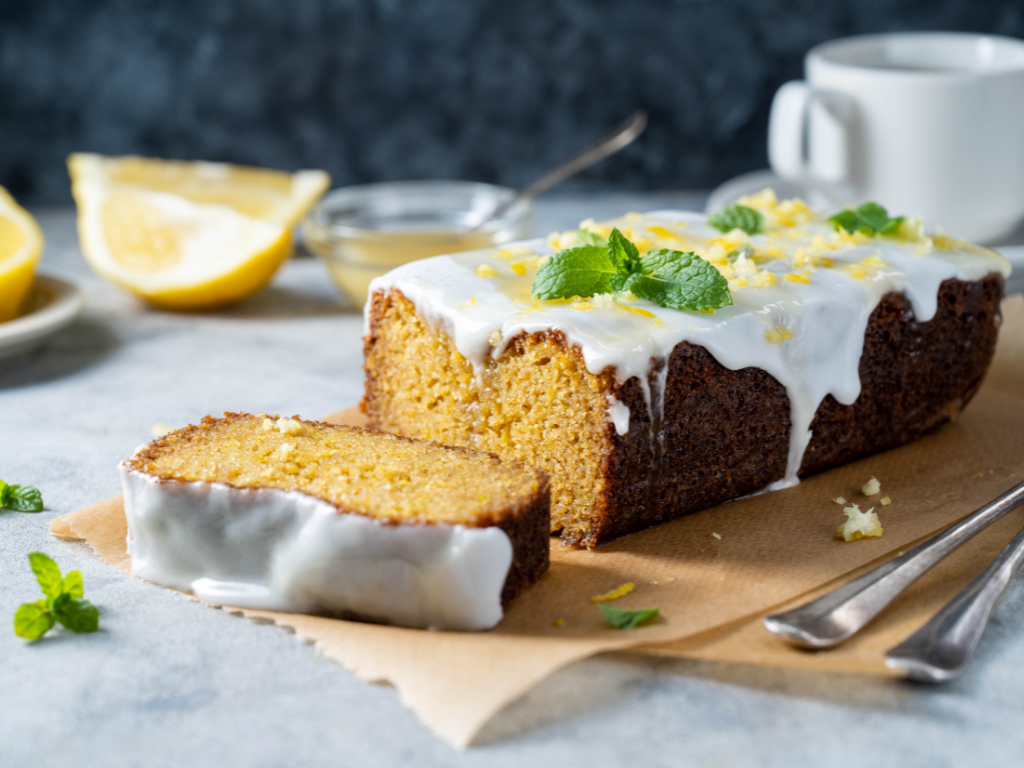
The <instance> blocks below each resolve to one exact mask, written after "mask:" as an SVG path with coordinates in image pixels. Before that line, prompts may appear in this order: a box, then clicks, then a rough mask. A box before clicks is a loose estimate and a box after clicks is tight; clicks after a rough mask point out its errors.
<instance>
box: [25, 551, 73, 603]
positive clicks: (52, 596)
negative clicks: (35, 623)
mask: <svg viewBox="0 0 1024 768" xmlns="http://www.w3.org/2000/svg"><path fill="white" fill-rule="evenodd" d="M28 561H29V563H30V564H31V566H32V573H34V574H35V575H36V581H38V582H39V587H40V589H42V590H43V594H44V595H46V599H47V600H48V601H49V602H50V603H51V604H52V603H53V601H54V600H56V599H57V598H58V597H59V596H60V594H61V593H62V591H63V588H64V580H63V579H62V578H61V575H60V568H59V567H58V566H57V564H56V563H55V562H54V561H53V559H52V558H50V557H49V556H48V555H45V554H43V553H42V552H32V553H31V554H30V555H29V556H28Z"/></svg>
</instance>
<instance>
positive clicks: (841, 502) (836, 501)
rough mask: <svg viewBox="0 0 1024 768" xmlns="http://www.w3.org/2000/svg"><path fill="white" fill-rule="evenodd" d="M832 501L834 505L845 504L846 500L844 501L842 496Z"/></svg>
mask: <svg viewBox="0 0 1024 768" xmlns="http://www.w3.org/2000/svg"><path fill="white" fill-rule="evenodd" d="M832 501H834V502H835V503H836V504H845V503H846V499H844V498H843V497H842V496H836V497H835V498H834V499H832Z"/></svg>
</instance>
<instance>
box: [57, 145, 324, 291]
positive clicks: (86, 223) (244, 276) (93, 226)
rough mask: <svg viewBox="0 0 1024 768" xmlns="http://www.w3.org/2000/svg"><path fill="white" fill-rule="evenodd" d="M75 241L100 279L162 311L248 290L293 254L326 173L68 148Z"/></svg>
mask: <svg viewBox="0 0 1024 768" xmlns="http://www.w3.org/2000/svg"><path fill="white" fill-rule="evenodd" d="M68 170H69V172H70V173H71V191H72V194H73V195H74V197H75V202H76V203H77V204H78V239H79V242H80V244H81V246H82V253H83V254H84V255H85V258H86V260H87V261H88V262H89V265H90V266H91V267H92V268H93V269H94V270H95V271H96V272H97V274H99V275H100V276H101V277H104V278H106V279H107V280H110V281H111V282H113V283H116V284H118V285H120V286H122V287H124V288H127V289H128V290H129V291H132V292H133V293H135V294H138V295H139V296H142V297H143V298H145V299H146V300H148V301H150V302H152V303H153V304H155V305H157V306H159V307H163V308H165V309H179V310H198V309H212V308H214V307H222V306H225V305H227V304H232V303H234V302H236V301H241V300H242V299H244V298H246V297H248V296H251V295H252V294H253V293H255V292H256V291H258V290H259V289H260V288H262V287H263V286H264V285H266V284H267V283H268V282H269V281H270V278H271V277H273V275H274V272H276V271H277V269H278V267H280V266H281V264H282V263H283V262H284V261H285V260H286V259H287V258H288V257H289V256H290V255H291V252H292V229H293V228H294V227H295V225H296V224H298V222H299V221H300V220H301V219H302V217H303V216H305V215H306V213H307V212H308V211H309V209H310V208H311V207H312V206H313V204H314V203H315V202H316V201H317V200H318V199H319V198H320V196H321V195H323V193H324V192H325V191H326V190H327V187H328V186H329V185H330V182H331V177H330V176H329V175H328V174H327V173H326V172H325V171H299V172H298V173H284V172H282V171H271V170H265V169H262V168H244V167H241V166H236V165H227V164H224V163H204V162H181V161H174V160H157V159H150V158H142V157H103V156H101V155H89V154H74V155H71V156H70V157H69V158H68Z"/></svg>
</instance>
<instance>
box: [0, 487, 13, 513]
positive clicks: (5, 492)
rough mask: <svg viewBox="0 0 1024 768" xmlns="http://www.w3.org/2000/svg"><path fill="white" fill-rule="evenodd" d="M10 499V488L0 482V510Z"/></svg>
mask: <svg viewBox="0 0 1024 768" xmlns="http://www.w3.org/2000/svg"><path fill="white" fill-rule="evenodd" d="M10 498H11V486H9V485H8V484H7V483H5V482H4V481H3V480H0V509H4V508H5V507H6V506H7V501H8V500H9V499H10Z"/></svg>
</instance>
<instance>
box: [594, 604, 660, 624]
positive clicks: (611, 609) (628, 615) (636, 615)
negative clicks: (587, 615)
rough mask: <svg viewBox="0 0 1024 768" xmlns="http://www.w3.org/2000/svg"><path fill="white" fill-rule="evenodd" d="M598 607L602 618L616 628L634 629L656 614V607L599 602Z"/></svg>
mask: <svg viewBox="0 0 1024 768" xmlns="http://www.w3.org/2000/svg"><path fill="white" fill-rule="evenodd" d="M597 607H598V609H599V610H600V611H601V614H602V615H603V616H604V620H605V621H607V622H608V623H609V624H611V625H612V626H613V627H615V628H616V629H634V628H635V627H638V626H640V625H641V624H645V623H646V622H649V621H650V620H651V619H653V618H654V617H655V616H657V615H658V609H657V608H637V609H635V610H630V609H628V608H619V607H618V606H617V605H609V604H605V603H599V604H598V606H597Z"/></svg>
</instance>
